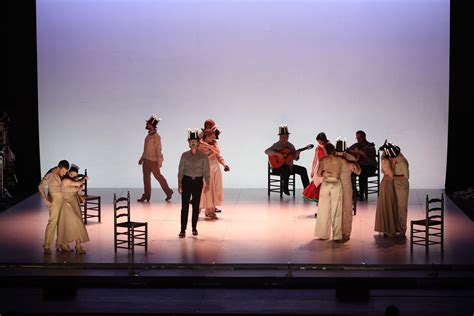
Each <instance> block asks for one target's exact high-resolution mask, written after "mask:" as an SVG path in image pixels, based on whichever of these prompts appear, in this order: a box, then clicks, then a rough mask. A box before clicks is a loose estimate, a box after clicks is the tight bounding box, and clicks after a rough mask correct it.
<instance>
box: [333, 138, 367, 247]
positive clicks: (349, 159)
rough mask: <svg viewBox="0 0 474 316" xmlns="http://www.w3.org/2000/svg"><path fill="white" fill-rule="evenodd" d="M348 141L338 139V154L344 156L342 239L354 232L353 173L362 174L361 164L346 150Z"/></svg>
mask: <svg viewBox="0 0 474 316" xmlns="http://www.w3.org/2000/svg"><path fill="white" fill-rule="evenodd" d="M346 150H347V148H346V141H344V140H337V141H336V155H337V156H339V157H341V158H343V159H342V168H341V185H342V240H344V241H346V240H349V239H350V238H351V233H352V204H353V192H352V173H355V174H360V171H361V169H360V166H359V164H358V163H357V160H356V158H355V157H354V156H352V155H351V154H349V153H347V152H346Z"/></svg>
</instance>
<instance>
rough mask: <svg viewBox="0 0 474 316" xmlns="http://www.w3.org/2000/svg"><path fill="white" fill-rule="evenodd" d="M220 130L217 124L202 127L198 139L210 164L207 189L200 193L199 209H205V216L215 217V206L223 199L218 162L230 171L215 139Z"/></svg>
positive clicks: (217, 137) (200, 148) (201, 149)
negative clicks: (202, 129) (200, 135)
mask: <svg viewBox="0 0 474 316" xmlns="http://www.w3.org/2000/svg"><path fill="white" fill-rule="evenodd" d="M219 134H220V131H219V129H218V128H217V126H215V125H214V126H212V127H210V128H206V129H204V131H203V133H202V139H201V141H200V145H199V150H200V151H202V152H203V153H204V154H206V155H207V157H208V158H209V166H210V174H211V178H210V182H209V190H208V192H206V193H204V192H203V193H202V194H201V205H200V207H199V208H200V209H205V210H206V211H205V212H206V213H205V214H206V217H207V218H210V219H217V215H216V210H217V208H216V206H218V205H221V204H222V202H223V201H224V189H223V186H222V173H221V169H220V166H219V164H221V165H222V166H223V167H224V171H230V167H229V166H228V165H227V164H226V163H225V161H224V158H223V157H222V156H221V154H220V149H219V145H218V143H217V141H216V139H219Z"/></svg>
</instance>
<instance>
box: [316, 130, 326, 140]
mask: <svg viewBox="0 0 474 316" xmlns="http://www.w3.org/2000/svg"><path fill="white" fill-rule="evenodd" d="M316 140H321V141H323V142H327V141H328V138H327V137H326V134H325V133H324V132H321V133H319V134H318V135H316Z"/></svg>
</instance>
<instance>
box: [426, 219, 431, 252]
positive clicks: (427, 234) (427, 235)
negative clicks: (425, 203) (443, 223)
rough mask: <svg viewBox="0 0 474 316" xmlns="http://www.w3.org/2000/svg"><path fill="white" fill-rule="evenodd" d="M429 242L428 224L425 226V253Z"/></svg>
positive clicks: (428, 248) (427, 250)
mask: <svg viewBox="0 0 474 316" xmlns="http://www.w3.org/2000/svg"><path fill="white" fill-rule="evenodd" d="M429 244H430V230H429V226H428V225H426V227H425V252H426V253H428V252H429V250H430V247H429Z"/></svg>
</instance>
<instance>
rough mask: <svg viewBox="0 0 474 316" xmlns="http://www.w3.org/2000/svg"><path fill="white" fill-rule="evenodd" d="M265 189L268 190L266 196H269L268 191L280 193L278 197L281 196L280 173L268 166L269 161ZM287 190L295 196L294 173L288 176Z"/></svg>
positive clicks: (281, 180)
mask: <svg viewBox="0 0 474 316" xmlns="http://www.w3.org/2000/svg"><path fill="white" fill-rule="evenodd" d="M267 168H268V171H267V178H268V182H267V190H268V196H270V193H272V192H275V193H279V194H280V198H283V178H282V177H281V176H280V174H278V173H275V172H274V171H273V169H272V167H271V166H270V163H268V164H267ZM288 190H289V191H290V192H293V198H294V197H295V174H294V173H292V174H291V175H290V178H289V179H288Z"/></svg>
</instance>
